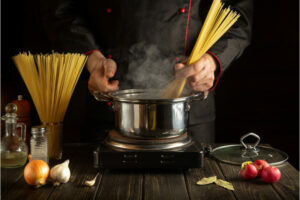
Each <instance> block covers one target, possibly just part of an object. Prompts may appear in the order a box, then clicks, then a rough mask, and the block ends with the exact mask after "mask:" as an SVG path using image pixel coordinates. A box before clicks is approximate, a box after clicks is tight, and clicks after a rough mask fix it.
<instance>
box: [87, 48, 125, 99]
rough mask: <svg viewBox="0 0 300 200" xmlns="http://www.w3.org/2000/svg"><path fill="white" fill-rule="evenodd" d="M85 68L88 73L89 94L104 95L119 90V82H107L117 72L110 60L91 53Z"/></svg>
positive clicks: (112, 61)
mask: <svg viewBox="0 0 300 200" xmlns="http://www.w3.org/2000/svg"><path fill="white" fill-rule="evenodd" d="M86 67H87V69H88V71H89V72H90V78H89V82H88V89H89V91H90V92H91V93H93V92H94V91H101V92H104V93H107V92H111V91H116V90H119V86H118V85H119V81H117V80H114V81H109V79H110V78H112V77H113V76H114V75H115V73H116V70H117V64H116V62H115V61H114V60H112V59H107V58H105V57H104V56H103V55H102V53H100V52H99V51H94V52H92V53H91V54H90V55H89V57H88V60H87V63H86Z"/></svg>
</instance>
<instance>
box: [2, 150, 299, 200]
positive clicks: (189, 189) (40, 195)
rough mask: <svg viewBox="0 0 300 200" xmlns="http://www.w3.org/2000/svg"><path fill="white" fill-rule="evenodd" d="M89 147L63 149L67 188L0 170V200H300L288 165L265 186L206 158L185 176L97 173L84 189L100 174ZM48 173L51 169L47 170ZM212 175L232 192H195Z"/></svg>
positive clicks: (294, 172)
mask: <svg viewBox="0 0 300 200" xmlns="http://www.w3.org/2000/svg"><path fill="white" fill-rule="evenodd" d="M92 150H93V149H92V147H91V145H82V144H71V145H65V146H64V152H63V155H64V158H65V159H67V158H68V159H70V169H71V178H70V181H69V182H68V183H65V184H62V185H60V186H57V187H54V186H52V183H51V181H48V182H47V184H46V185H44V186H42V187H40V188H38V189H36V188H33V187H31V186H29V185H27V184H26V182H25V180H24V177H23V170H24V167H22V168H16V169H1V199H18V200H20V199H21V200H24V199H31V200H32V199H41V200H46V199H72V200H75V199H101V200H105V199H108V200H114V199H121V200H122V199H140V200H142V199H143V200H147V199H155V200H159V199H172V200H173V199H180V200H181V199H183V200H184V199H187V200H194V199H195V200H196V199H197V200H198V199H243V200H245V199H264V200H265V199H272V200H276V199H289V200H291V199H299V172H298V171H297V170H296V169H295V168H294V167H293V166H292V165H290V164H289V163H288V162H286V163H285V164H283V165H281V166H278V167H279V169H280V170H281V174H282V175H281V179H280V180H279V181H278V182H277V183H274V184H266V183H264V182H262V180H260V179H255V180H251V181H245V180H242V179H241V178H240V176H239V170H240V167H239V166H234V165H229V164H224V163H220V162H217V161H215V160H213V159H211V158H205V161H204V162H205V163H204V168H197V169H188V170H164V171H162V170H146V169H145V170H109V169H105V170H100V176H98V178H97V181H96V184H95V185H94V186H93V187H87V186H83V183H84V181H85V180H89V179H92V178H93V177H94V176H95V175H96V174H97V172H98V170H97V169H95V168H93V165H92ZM50 167H52V165H50ZM213 175H216V176H217V177H218V178H221V179H225V180H227V181H229V182H231V183H232V184H233V186H234V188H235V190H234V191H229V190H226V189H224V188H222V187H219V186H217V185H215V184H210V185H205V186H198V185H196V182H197V181H198V180H200V179H201V178H203V177H209V176H213Z"/></svg>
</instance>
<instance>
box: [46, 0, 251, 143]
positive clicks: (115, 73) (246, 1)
mask: <svg viewBox="0 0 300 200" xmlns="http://www.w3.org/2000/svg"><path fill="white" fill-rule="evenodd" d="M224 2H225V3H226V5H230V7H231V8H232V9H234V10H236V11H238V12H239V13H240V14H241V17H240V18H239V20H238V21H237V22H236V24H235V25H233V27H231V29H230V30H229V31H228V32H227V33H226V34H225V35H223V37H222V38H221V39H219V41H217V42H216V43H215V44H214V45H213V46H212V47H211V49H210V50H209V51H208V52H207V53H206V54H205V55H204V56H203V57H202V58H201V59H200V60H199V61H198V62H196V63H195V64H193V65H191V66H185V65H183V64H182V63H177V64H176V65H175V63H176V61H178V60H182V59H184V58H187V57H188V55H189V54H190V52H191V50H192V48H193V45H194V44H195V41H196V38H197V36H198V34H199V31H200V29H201V27H202V24H203V22H204V20H205V17H206V15H207V12H208V10H209V8H210V5H211V3H212V1H211V0H142V1H141V0H106V1H97V0H85V1H84V0H56V1H55V2H54V3H52V4H51V5H49V4H44V3H42V13H43V16H42V21H43V24H44V29H45V31H46V33H47V36H48V38H49V41H50V42H51V44H52V49H54V50H55V51H62V52H81V53H86V54H87V55H89V58H88V61H87V64H86V67H87V69H88V71H89V72H90V78H89V81H88V88H89V90H90V91H96V90H100V91H102V92H109V91H114V90H118V89H119V86H120V87H121V86H122V83H123V82H126V74H127V73H128V64H129V62H130V58H131V57H132V55H131V54H132V52H131V51H130V49H132V47H133V46H134V45H136V44H144V46H145V47H147V46H151V45H154V46H155V47H157V49H158V50H159V52H160V55H161V56H162V57H168V58H174V65H173V66H171V67H172V68H174V69H175V71H176V74H177V75H180V76H185V77H187V78H188V85H189V86H190V88H191V89H192V90H194V91H201V92H204V93H205V94H206V96H207V98H206V99H205V100H204V101H201V102H198V101H194V102H193V103H192V105H191V109H190V120H189V129H190V131H191V133H192V134H193V135H194V138H195V139H196V140H197V141H199V142H213V141H214V138H215V135H214V130H215V127H214V120H215V106H214V103H215V102H214V90H213V89H214V88H215V86H216V84H217V82H218V80H219V77H220V75H221V74H222V72H223V71H224V70H226V69H227V67H228V66H229V65H230V63H231V62H232V61H234V60H236V59H237V58H238V57H239V56H241V54H242V53H243V51H244V49H245V48H246V47H247V46H248V45H249V42H250V37H251V23H252V7H253V5H252V0H227V1H224ZM164 67H168V66H164ZM110 78H114V80H111V79H110ZM98 115H99V114H98ZM195 133H197V134H195Z"/></svg>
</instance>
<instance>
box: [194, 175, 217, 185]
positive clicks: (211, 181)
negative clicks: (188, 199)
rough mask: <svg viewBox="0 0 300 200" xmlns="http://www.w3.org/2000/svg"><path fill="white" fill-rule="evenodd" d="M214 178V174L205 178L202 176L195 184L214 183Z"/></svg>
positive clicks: (215, 178)
mask: <svg viewBox="0 0 300 200" xmlns="http://www.w3.org/2000/svg"><path fill="white" fill-rule="evenodd" d="M216 180H217V177H216V176H211V177H207V178H206V177H204V178H202V179H201V180H199V181H198V182H197V185H208V184H211V183H214V182H215V181H216Z"/></svg>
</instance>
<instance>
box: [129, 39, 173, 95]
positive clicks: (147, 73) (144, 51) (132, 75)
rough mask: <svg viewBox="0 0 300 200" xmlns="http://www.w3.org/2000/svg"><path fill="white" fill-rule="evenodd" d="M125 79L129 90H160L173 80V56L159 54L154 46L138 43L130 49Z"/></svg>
mask: <svg viewBox="0 0 300 200" xmlns="http://www.w3.org/2000/svg"><path fill="white" fill-rule="evenodd" d="M129 51H130V56H129V66H128V73H127V75H126V79H127V80H128V81H130V82H132V86H131V88H135V89H138V88H142V89H161V88H162V87H164V86H165V85H167V84H168V83H170V82H171V81H172V80H173V79H174V73H175V72H174V65H175V58H174V56H168V55H163V54H161V52H160V50H159V49H158V48H157V47H156V46H154V45H146V44H145V43H138V44H136V45H134V46H132V47H131V48H130V50H129Z"/></svg>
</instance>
